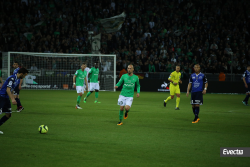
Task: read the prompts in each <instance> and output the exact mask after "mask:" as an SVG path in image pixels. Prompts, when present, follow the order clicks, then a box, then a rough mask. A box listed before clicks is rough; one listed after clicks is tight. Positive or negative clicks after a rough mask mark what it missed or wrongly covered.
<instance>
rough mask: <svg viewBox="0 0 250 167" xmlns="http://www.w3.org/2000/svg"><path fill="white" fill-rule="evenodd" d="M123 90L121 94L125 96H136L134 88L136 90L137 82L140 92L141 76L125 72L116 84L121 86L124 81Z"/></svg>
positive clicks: (138, 91)
mask: <svg viewBox="0 0 250 167" xmlns="http://www.w3.org/2000/svg"><path fill="white" fill-rule="evenodd" d="M123 82H124V84H123V87H122V91H121V94H120V95H122V96H125V97H133V96H134V90H135V84H136V86H137V93H140V87H141V86H140V83H139V78H138V76H136V75H134V74H133V75H132V76H129V75H128V74H123V75H122V77H121V79H120V80H119V82H118V83H117V84H116V86H118V87H119V86H121V85H122V83H123Z"/></svg>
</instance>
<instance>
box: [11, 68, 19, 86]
mask: <svg viewBox="0 0 250 167" xmlns="http://www.w3.org/2000/svg"><path fill="white" fill-rule="evenodd" d="M19 70H20V68H19V67H17V68H16V69H15V70H14V72H13V75H16V74H17V73H18V71H19ZM19 83H20V79H18V81H17V83H16V84H17V85H19Z"/></svg>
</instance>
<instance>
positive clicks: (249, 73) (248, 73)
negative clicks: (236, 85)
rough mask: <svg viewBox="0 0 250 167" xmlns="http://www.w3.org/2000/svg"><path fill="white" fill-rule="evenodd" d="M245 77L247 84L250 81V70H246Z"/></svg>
mask: <svg viewBox="0 0 250 167" xmlns="http://www.w3.org/2000/svg"><path fill="white" fill-rule="evenodd" d="M243 78H245V80H246V83H247V84H249V83H250V72H249V71H248V70H246V71H245V72H244V74H243Z"/></svg>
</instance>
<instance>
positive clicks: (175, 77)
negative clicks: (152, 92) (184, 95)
mask: <svg viewBox="0 0 250 167" xmlns="http://www.w3.org/2000/svg"><path fill="white" fill-rule="evenodd" d="M168 79H169V80H172V81H173V82H175V83H177V85H178V86H179V80H180V79H181V72H178V73H177V72H176V71H174V72H172V73H171V74H170V76H169V77H168ZM170 85H173V86H177V85H174V84H173V83H172V82H170Z"/></svg>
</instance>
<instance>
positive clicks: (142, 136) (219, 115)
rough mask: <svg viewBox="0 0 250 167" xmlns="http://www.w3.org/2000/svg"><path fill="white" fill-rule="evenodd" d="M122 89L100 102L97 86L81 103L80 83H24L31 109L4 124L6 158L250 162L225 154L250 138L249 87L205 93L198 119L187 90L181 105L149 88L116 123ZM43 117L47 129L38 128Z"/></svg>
mask: <svg viewBox="0 0 250 167" xmlns="http://www.w3.org/2000/svg"><path fill="white" fill-rule="evenodd" d="M85 95H86V94H85ZM118 95H119V92H116V93H114V92H100V93H99V100H100V101H101V102H102V103H101V104H94V98H95V97H94V94H92V95H91V96H90V97H89V98H88V100H87V103H86V104H84V103H83V98H82V102H81V104H80V105H81V107H83V110H77V109H75V104H76V98H77V94H76V92H75V91H47V90H44V91H29V90H22V91H21V95H20V96H21V102H22V104H23V106H24V107H25V110H24V111H22V112H21V113H13V114H12V118H11V119H10V120H8V121H7V122H6V123H5V124H4V125H3V126H1V127H0V130H2V131H3V132H4V135H0V152H1V156H0V163H1V165H0V166H1V167H9V166H11V167H13V166H18V167H29V166H31V167H34V166H36V167H40V166H41V167H42V166H46V167H47V166H52V167H55V166H87V167H90V166H91V167H92V166H105V167H106V166H123V167H124V166H129V167H133V166H136V167H138V166H149V167H155V166H170V167H171V166H173V167H178V166H181V167H184V166H185V167H187V166H192V167H193V166H202V167H204V166H209V167H211V166H213V167H215V166H218V167H221V166H227V167H228V166H241V167H243V166H249V163H250V159H249V158H244V157H242V158H239V157H237V158H231V157H230V158H224V157H220V147H249V146H250V144H249V137H250V135H249V127H250V123H249V118H250V110H249V109H250V108H249V107H247V106H244V105H243V104H242V103H241V101H242V99H243V98H244V95H212V94H207V95H205V96H204V105H203V106H202V107H201V111H200V118H201V121H200V122H199V123H198V124H192V123H191V121H192V120H193V118H194V116H193V112H192V110H191V105H190V104H189V102H190V97H189V98H187V97H186V96H185V94H184V93H183V94H182V96H181V102H180V109H181V110H179V111H176V110H174V109H175V99H174V100H171V101H169V102H168V104H167V107H166V108H164V107H163V99H166V97H167V96H169V93H151V92H142V93H141V95H140V98H136V97H135V98H134V102H133V105H132V108H131V110H130V112H129V115H128V119H126V120H124V121H123V122H124V124H123V125H122V126H117V125H116V124H117V122H118V121H119V119H118V114H119V106H118V105H117V99H118ZM15 108H16V106H13V109H15ZM1 116H3V115H1ZM42 124H45V125H48V127H49V131H48V133H47V134H39V132H38V130H37V129H38V126H39V125H42Z"/></svg>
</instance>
